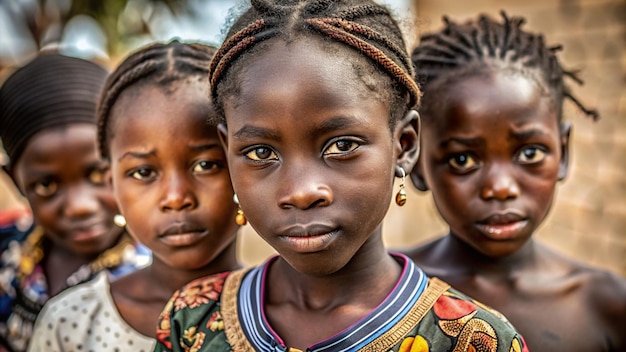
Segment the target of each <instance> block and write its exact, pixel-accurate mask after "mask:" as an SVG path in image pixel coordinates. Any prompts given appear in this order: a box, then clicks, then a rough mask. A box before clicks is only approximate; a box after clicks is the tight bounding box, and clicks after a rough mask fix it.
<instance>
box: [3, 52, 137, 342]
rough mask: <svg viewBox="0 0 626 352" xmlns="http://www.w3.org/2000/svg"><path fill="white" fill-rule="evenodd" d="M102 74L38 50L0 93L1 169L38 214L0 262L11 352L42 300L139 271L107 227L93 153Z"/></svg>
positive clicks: (24, 337)
mask: <svg viewBox="0 0 626 352" xmlns="http://www.w3.org/2000/svg"><path fill="white" fill-rule="evenodd" d="M106 75H107V72H106V70H105V69H104V68H102V67H100V66H99V65H96V64H94V63H92V62H89V61H85V60H81V59H76V58H71V57H66V56H62V55H59V54H54V53H48V54H45V53H44V54H41V55H39V56H38V57H37V58H35V59H34V60H32V61H31V62H30V63H28V64H27V65H25V66H24V67H22V68H20V69H18V70H17V71H16V72H14V73H13V74H12V75H11V76H10V77H9V78H7V80H6V81H5V83H4V84H3V86H2V88H1V89H0V137H2V142H3V144H4V147H5V150H6V152H7V154H8V156H9V159H10V160H9V161H10V163H9V165H7V166H6V167H5V169H6V171H7V172H8V174H9V175H10V176H11V178H12V179H13V181H14V182H15V185H16V186H17V188H18V189H19V190H20V191H21V192H22V194H23V195H24V196H25V197H26V200H27V201H28V203H29V205H30V207H31V209H32V214H33V218H34V225H33V226H32V227H31V228H30V229H28V230H27V234H26V238H25V239H24V240H23V242H22V241H17V240H16V241H12V242H10V243H9V244H8V248H7V249H6V250H5V251H4V252H3V253H2V258H1V260H0V261H1V263H0V336H1V337H2V338H3V339H4V340H5V341H6V342H5V343H6V344H8V345H9V347H10V348H11V349H12V350H14V351H23V350H25V349H26V346H27V344H28V341H29V338H30V337H31V334H32V327H33V323H34V322H35V319H36V317H37V314H38V313H39V311H40V310H41V308H42V307H43V304H44V303H45V302H46V301H47V300H48V298H50V297H51V296H54V295H56V294H57V293H58V292H60V291H61V290H63V289H65V288H66V287H68V286H71V285H75V284H77V283H79V282H82V281H85V280H87V279H90V278H92V277H93V276H94V275H95V274H96V273H97V272H99V271H102V270H105V269H106V271H107V272H108V273H109V274H111V275H113V276H119V275H121V274H126V273H128V272H129V271H130V270H133V269H135V268H136V267H137V265H138V264H137V262H136V261H135V258H136V257H135V254H136V252H135V249H136V247H135V244H134V242H133V241H132V240H131V239H130V237H128V236H127V235H126V234H125V232H124V231H123V229H121V228H119V227H117V226H115V225H114V224H113V217H114V215H115V214H116V213H117V207H116V205H115V201H114V199H113V195H112V193H111V190H110V188H108V187H107V186H106V185H105V180H104V172H105V167H106V165H105V163H104V162H103V161H102V160H101V159H100V158H99V155H98V151H97V144H96V131H97V127H96V119H95V115H96V102H97V100H98V93H99V90H100V88H101V87H102V84H103V83H104V81H105V79H106ZM15 229H16V231H21V230H20V229H21V227H20V226H16V227H15ZM22 230H23V229H22ZM18 237H21V236H18Z"/></svg>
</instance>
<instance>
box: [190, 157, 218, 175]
mask: <svg viewBox="0 0 626 352" xmlns="http://www.w3.org/2000/svg"><path fill="white" fill-rule="evenodd" d="M218 166H219V165H218V164H217V163H214V162H212V161H208V160H202V161H199V162H197V163H196V164H195V165H194V166H193V172H194V173H207V172H211V171H212V170H214V169H216V168H218Z"/></svg>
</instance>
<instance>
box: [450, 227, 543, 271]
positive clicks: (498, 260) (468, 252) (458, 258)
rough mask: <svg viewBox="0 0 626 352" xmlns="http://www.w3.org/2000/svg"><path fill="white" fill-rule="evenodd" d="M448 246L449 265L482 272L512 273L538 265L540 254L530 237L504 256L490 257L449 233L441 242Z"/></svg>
mask: <svg viewBox="0 0 626 352" xmlns="http://www.w3.org/2000/svg"><path fill="white" fill-rule="evenodd" d="M441 244H442V245H443V246H444V247H445V248H446V253H445V257H446V258H447V261H448V266H450V267H455V268H463V270H466V271H471V272H481V273H493V274H510V273H512V272H514V271H519V270H527V269H530V268H531V267H533V266H536V263H537V260H538V256H537V250H536V244H535V241H534V240H533V239H532V238H531V239H529V240H528V241H527V242H526V243H525V244H524V245H523V246H522V247H521V248H520V249H518V250H517V251H515V252H514V253H512V254H510V255H507V256H503V257H490V256H487V255H485V254H483V253H481V252H479V251H477V250H476V249H474V247H472V246H470V245H469V244H467V243H465V242H464V241H463V240H460V239H459V238H458V237H457V236H455V235H454V234H448V236H445V237H444V238H443V239H442V243H441Z"/></svg>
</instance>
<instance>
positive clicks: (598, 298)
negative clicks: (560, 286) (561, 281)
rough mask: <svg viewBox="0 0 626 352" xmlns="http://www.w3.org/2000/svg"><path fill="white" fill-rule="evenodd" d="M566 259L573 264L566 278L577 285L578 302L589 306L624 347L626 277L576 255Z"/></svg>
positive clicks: (591, 317) (597, 318)
mask: <svg viewBox="0 0 626 352" xmlns="http://www.w3.org/2000/svg"><path fill="white" fill-rule="evenodd" d="M566 260H568V261H569V265H570V266H571V271H570V274H569V275H568V276H569V277H567V278H566V280H571V282H573V283H575V285H576V286H577V287H578V290H576V291H577V292H579V294H580V297H579V299H580V301H579V302H580V303H581V304H586V305H587V306H588V309H587V311H589V312H590V315H592V316H590V317H589V318H590V320H594V323H596V324H598V325H599V326H600V327H602V328H603V329H605V331H607V332H608V333H609V334H610V335H612V337H613V339H612V340H613V341H618V342H617V344H618V345H619V346H620V347H621V348H626V337H625V336H622V335H623V332H624V331H626V278H624V277H623V276H620V275H618V274H616V273H613V272H611V271H609V270H605V269H602V268H597V267H593V266H590V265H587V264H584V263H580V262H577V261H575V260H573V259H566ZM594 313H595V314H594Z"/></svg>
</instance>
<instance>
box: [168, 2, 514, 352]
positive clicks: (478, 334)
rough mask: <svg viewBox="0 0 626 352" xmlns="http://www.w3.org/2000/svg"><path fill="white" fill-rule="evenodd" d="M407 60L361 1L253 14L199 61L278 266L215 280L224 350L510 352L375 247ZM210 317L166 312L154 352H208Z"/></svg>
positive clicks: (483, 317)
mask: <svg viewBox="0 0 626 352" xmlns="http://www.w3.org/2000/svg"><path fill="white" fill-rule="evenodd" d="M404 48H405V43H404V40H403V37H402V34H401V32H400V30H399V28H398V26H397V24H396V22H395V21H394V20H393V18H392V17H391V16H390V14H389V12H388V10H387V9H386V8H384V7H381V6H379V5H377V4H376V3H374V2H373V1H367V0H354V1H346V0H342V1H252V8H250V9H249V10H247V11H246V12H245V13H244V14H243V15H242V16H241V17H240V18H239V19H237V21H236V22H235V23H234V25H233V27H232V28H231V29H230V31H229V34H228V39H227V40H226V41H225V42H224V44H223V45H222V47H221V48H220V50H219V51H218V52H217V54H216V55H215V57H214V59H213V61H212V62H211V67H210V73H209V74H210V76H209V77H210V82H211V93H212V97H213V102H214V104H215V106H216V109H217V111H218V117H219V118H220V121H221V122H222V124H221V125H220V127H219V128H220V137H221V138H222V140H223V143H224V145H225V147H226V150H227V157H228V164H229V168H230V171H231V179H232V181H233V187H234V189H235V191H236V193H237V197H238V199H239V201H240V206H241V210H242V213H243V216H245V217H246V218H247V219H248V221H249V222H250V224H251V225H252V226H253V227H254V229H255V230H256V231H257V232H258V233H259V234H260V235H261V236H262V237H263V238H264V239H265V240H266V241H267V242H268V243H269V244H271V245H272V247H273V248H275V249H276V250H277V251H278V252H279V253H280V256H278V257H274V258H272V259H270V260H269V261H267V262H266V263H264V264H263V265H261V266H259V267H256V268H253V269H251V270H243V271H237V272H235V273H233V274H231V276H229V277H228V279H227V281H226V283H225V287H224V291H223V294H222V297H221V303H220V304H221V312H220V313H221V316H222V317H223V323H224V325H225V331H226V336H227V339H228V343H229V344H230V346H231V347H230V348H232V350H233V351H288V350H289V351H304V350H306V351H356V350H364V351H388V350H392V351H409V350H420V351H422V350H426V349H428V350H432V351H472V350H476V349H480V350H482V351H510V350H512V351H520V350H522V348H523V342H522V340H521V337H520V336H519V335H518V334H517V333H516V331H515V330H514V329H513V327H512V326H511V325H509V324H508V323H507V322H505V321H504V320H503V319H501V318H500V317H499V316H496V313H494V312H492V311H490V310H489V309H484V308H482V307H481V306H479V305H477V304H476V303H475V302H473V301H472V300H470V299H469V298H467V297H465V296H463V295H462V294H460V293H459V292H457V291H455V290H452V289H450V288H449V286H448V285H447V284H445V283H443V282H441V281H438V280H429V279H428V278H427V276H426V275H424V273H423V272H422V271H421V270H420V269H419V268H418V267H417V266H415V265H414V264H413V262H412V261H411V260H409V259H408V258H407V257H405V256H403V255H397V254H389V253H388V252H387V251H386V250H385V247H384V245H383V241H382V235H381V231H382V229H381V223H382V220H383V218H384V216H385V213H386V212H387V210H388V207H389V204H390V201H391V198H392V193H393V181H394V175H395V176H396V177H403V176H404V175H405V172H406V171H407V170H411V169H412V167H413V165H414V163H415V161H416V158H417V146H418V138H417V133H416V131H415V129H414V128H413V127H412V122H413V120H415V119H416V118H417V113H416V112H415V111H414V110H411V109H412V108H413V107H415V106H416V105H417V104H418V100H419V96H420V92H419V89H418V88H417V86H416V84H415V83H414V81H413V78H412V75H413V69H412V65H411V62H410V58H409V57H408V54H407V53H406V50H405V49H404ZM403 178H404V177H403ZM404 201H406V199H405V197H404V194H403V193H402V192H400V193H399V194H398V197H397V202H398V203H399V204H403V203H404ZM192 297H193V296H191V297H188V298H187V299H191V298H192ZM208 308H209V311H208V312H207V313H205V314H202V311H203V309H204V307H203V306H200V307H197V308H195V312H194V314H184V313H186V312H185V311H183V314H181V311H180V310H176V308H174V309H171V310H170V311H169V312H166V314H164V316H165V317H167V315H168V313H169V314H170V320H169V321H168V322H169V323H170V326H171V336H170V340H169V341H166V342H171V344H172V347H171V348H166V347H167V346H165V345H164V344H161V345H158V346H157V349H156V351H162V350H167V349H171V350H175V351H184V350H188V349H190V348H192V349H193V350H194V351H216V349H212V348H210V347H209V346H207V345H206V344H202V339H203V337H204V335H208V334H210V333H211V331H210V329H211V328H212V326H213V324H212V321H213V320H215V318H214V316H213V315H211V313H212V311H211V310H210V307H208ZM225 350H229V349H225Z"/></svg>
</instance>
